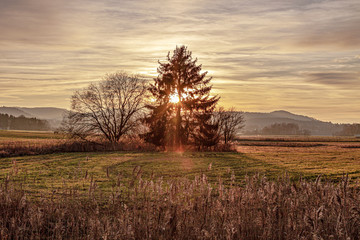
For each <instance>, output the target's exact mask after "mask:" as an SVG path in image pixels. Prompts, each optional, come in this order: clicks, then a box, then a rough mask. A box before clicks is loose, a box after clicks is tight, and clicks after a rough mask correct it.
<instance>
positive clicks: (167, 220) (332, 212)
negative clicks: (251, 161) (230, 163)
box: [0, 168, 360, 240]
mask: <svg viewBox="0 0 360 240" xmlns="http://www.w3.org/2000/svg"><path fill="white" fill-rule="evenodd" d="M234 179H235V176H232V183H231V184H230V185H227V186H224V185H223V183H222V180H221V179H219V180H218V182H217V183H215V184H210V183H209V182H208V180H207V177H206V176H205V175H202V176H200V177H196V178H195V179H194V180H188V179H182V180H174V181H163V180H162V179H157V180H144V179H142V178H141V171H140V169H138V168H136V169H134V172H133V178H132V179H130V180H126V182H124V181H122V180H121V179H119V180H118V182H117V183H116V184H115V185H114V187H113V191H112V192H111V193H110V194H107V195H106V196H105V195H101V194H99V193H98V192H97V189H96V182H95V181H92V184H90V187H89V191H88V193H87V194H84V193H82V194H79V193H76V191H72V190H71V189H69V191H66V192H64V193H63V194H62V195H61V196H57V197H52V196H47V197H42V198H37V199H33V198H31V196H29V195H27V194H25V193H24V191H22V190H21V183H19V182H14V181H12V180H11V179H9V178H7V179H3V181H2V183H1V187H0V239H354V240H356V239H359V235H360V194H359V189H358V188H354V187H351V188H350V187H349V186H348V179H347V177H344V178H343V179H342V181H341V182H340V183H338V184H337V185H334V184H333V183H327V182H325V183H322V182H321V181H320V180H319V179H317V180H316V181H315V182H309V181H304V180H300V181H298V182H292V181H290V180H289V179H287V178H286V177H285V178H283V179H280V180H278V181H276V182H273V181H268V180H267V179H266V178H261V177H259V176H254V177H251V178H246V179H245V180H244V183H243V184H242V186H241V187H240V186H235V182H234Z"/></svg>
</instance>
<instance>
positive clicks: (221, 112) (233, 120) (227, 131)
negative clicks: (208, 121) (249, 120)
mask: <svg viewBox="0 0 360 240" xmlns="http://www.w3.org/2000/svg"><path fill="white" fill-rule="evenodd" d="M215 117H216V120H217V121H218V123H219V131H220V135H221V136H222V138H223V140H224V142H225V143H228V142H231V141H232V140H234V139H235V137H236V135H238V134H239V132H240V130H241V129H242V128H243V127H244V122H245V120H244V117H243V113H242V112H238V111H235V109H234V108H230V109H228V110H225V109H224V108H223V107H220V108H219V109H218V111H217V112H216V114H215Z"/></svg>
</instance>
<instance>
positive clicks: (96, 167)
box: [0, 131, 360, 195]
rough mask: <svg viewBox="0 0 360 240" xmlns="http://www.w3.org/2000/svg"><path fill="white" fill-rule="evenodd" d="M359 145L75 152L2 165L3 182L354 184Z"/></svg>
mask: <svg viewBox="0 0 360 240" xmlns="http://www.w3.org/2000/svg"><path fill="white" fill-rule="evenodd" d="M4 132H5V131H3V132H2V135H1V137H0V142H3V143H4V144H9V143H10V145H11V141H10V142H9V140H8V139H14V140H20V141H24V142H33V144H38V145H39V146H41V144H42V142H43V144H45V143H46V144H48V142H49V141H50V142H51V141H64V140H61V139H56V135H55V137H53V136H54V134H52V133H34V132H33V133H29V132H27V133H21V132H9V133H4ZM51 137H53V138H51ZM359 144H360V143H359V140H358V139H355V138H331V137H299V138H294V137H292V138H277V137H271V138H268V137H260V138H259V137H256V138H255V137H253V138H249V137H246V138H244V139H241V140H240V141H239V142H238V145H237V150H238V153H215V152H214V153H212V152H204V153H203V152H185V153H161V152H78V153H76V152H75V153H54V154H43V155H34V156H18V157H7V158H1V159H0V177H1V178H4V177H6V176H14V178H15V179H18V180H19V181H22V180H24V179H25V180H26V181H25V183H23V184H24V189H26V190H27V191H29V192H32V193H33V194H35V195H39V194H41V193H47V192H54V191H55V192H57V191H61V189H63V188H68V187H73V188H75V189H77V190H79V191H87V190H88V189H89V186H90V185H91V184H92V181H96V185H97V187H98V188H100V189H102V190H104V191H110V190H111V188H112V187H113V186H114V185H115V184H116V183H117V182H118V181H120V180H129V179H130V178H132V176H133V171H134V168H140V169H141V170H140V174H141V176H142V177H143V178H150V177H151V176H152V177H153V178H158V177H162V178H164V179H166V180H170V179H174V178H182V177H188V178H193V177H194V176H196V175H200V174H202V173H205V174H206V175H207V176H208V178H209V179H210V181H213V182H214V181H217V179H218V177H221V178H222V179H223V180H224V181H225V183H228V182H230V179H231V175H232V173H234V175H235V177H236V179H235V181H236V182H238V183H241V182H242V181H243V179H244V177H245V176H246V175H253V174H255V173H259V174H260V175H265V176H267V177H268V178H270V179H276V178H278V177H279V176H282V175H284V174H285V173H287V174H289V176H290V177H292V178H294V179H298V178H299V177H300V176H302V177H304V178H306V179H315V178H316V177H317V176H318V175H320V174H321V175H323V178H328V179H330V180H332V181H338V180H339V179H340V178H341V177H342V176H343V175H344V174H349V176H350V177H351V182H352V183H355V182H356V179H358V178H360V148H357V146H358V145H359Z"/></svg>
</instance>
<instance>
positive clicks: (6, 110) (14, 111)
mask: <svg viewBox="0 0 360 240" xmlns="http://www.w3.org/2000/svg"><path fill="white" fill-rule="evenodd" d="M0 113H2V114H8V115H13V116H14V117H19V116H21V115H23V116H25V117H30V118H31V117H34V116H33V115H31V114H30V113H27V112H24V111H23V110H21V109H20V108H16V107H0Z"/></svg>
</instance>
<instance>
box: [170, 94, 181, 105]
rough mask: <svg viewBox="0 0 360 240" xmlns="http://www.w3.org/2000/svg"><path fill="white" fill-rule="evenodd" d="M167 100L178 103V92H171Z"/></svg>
mask: <svg viewBox="0 0 360 240" xmlns="http://www.w3.org/2000/svg"><path fill="white" fill-rule="evenodd" d="M169 101H170V102H171V103H179V94H178V93H177V92H175V93H173V94H171V95H170V99H169Z"/></svg>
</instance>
